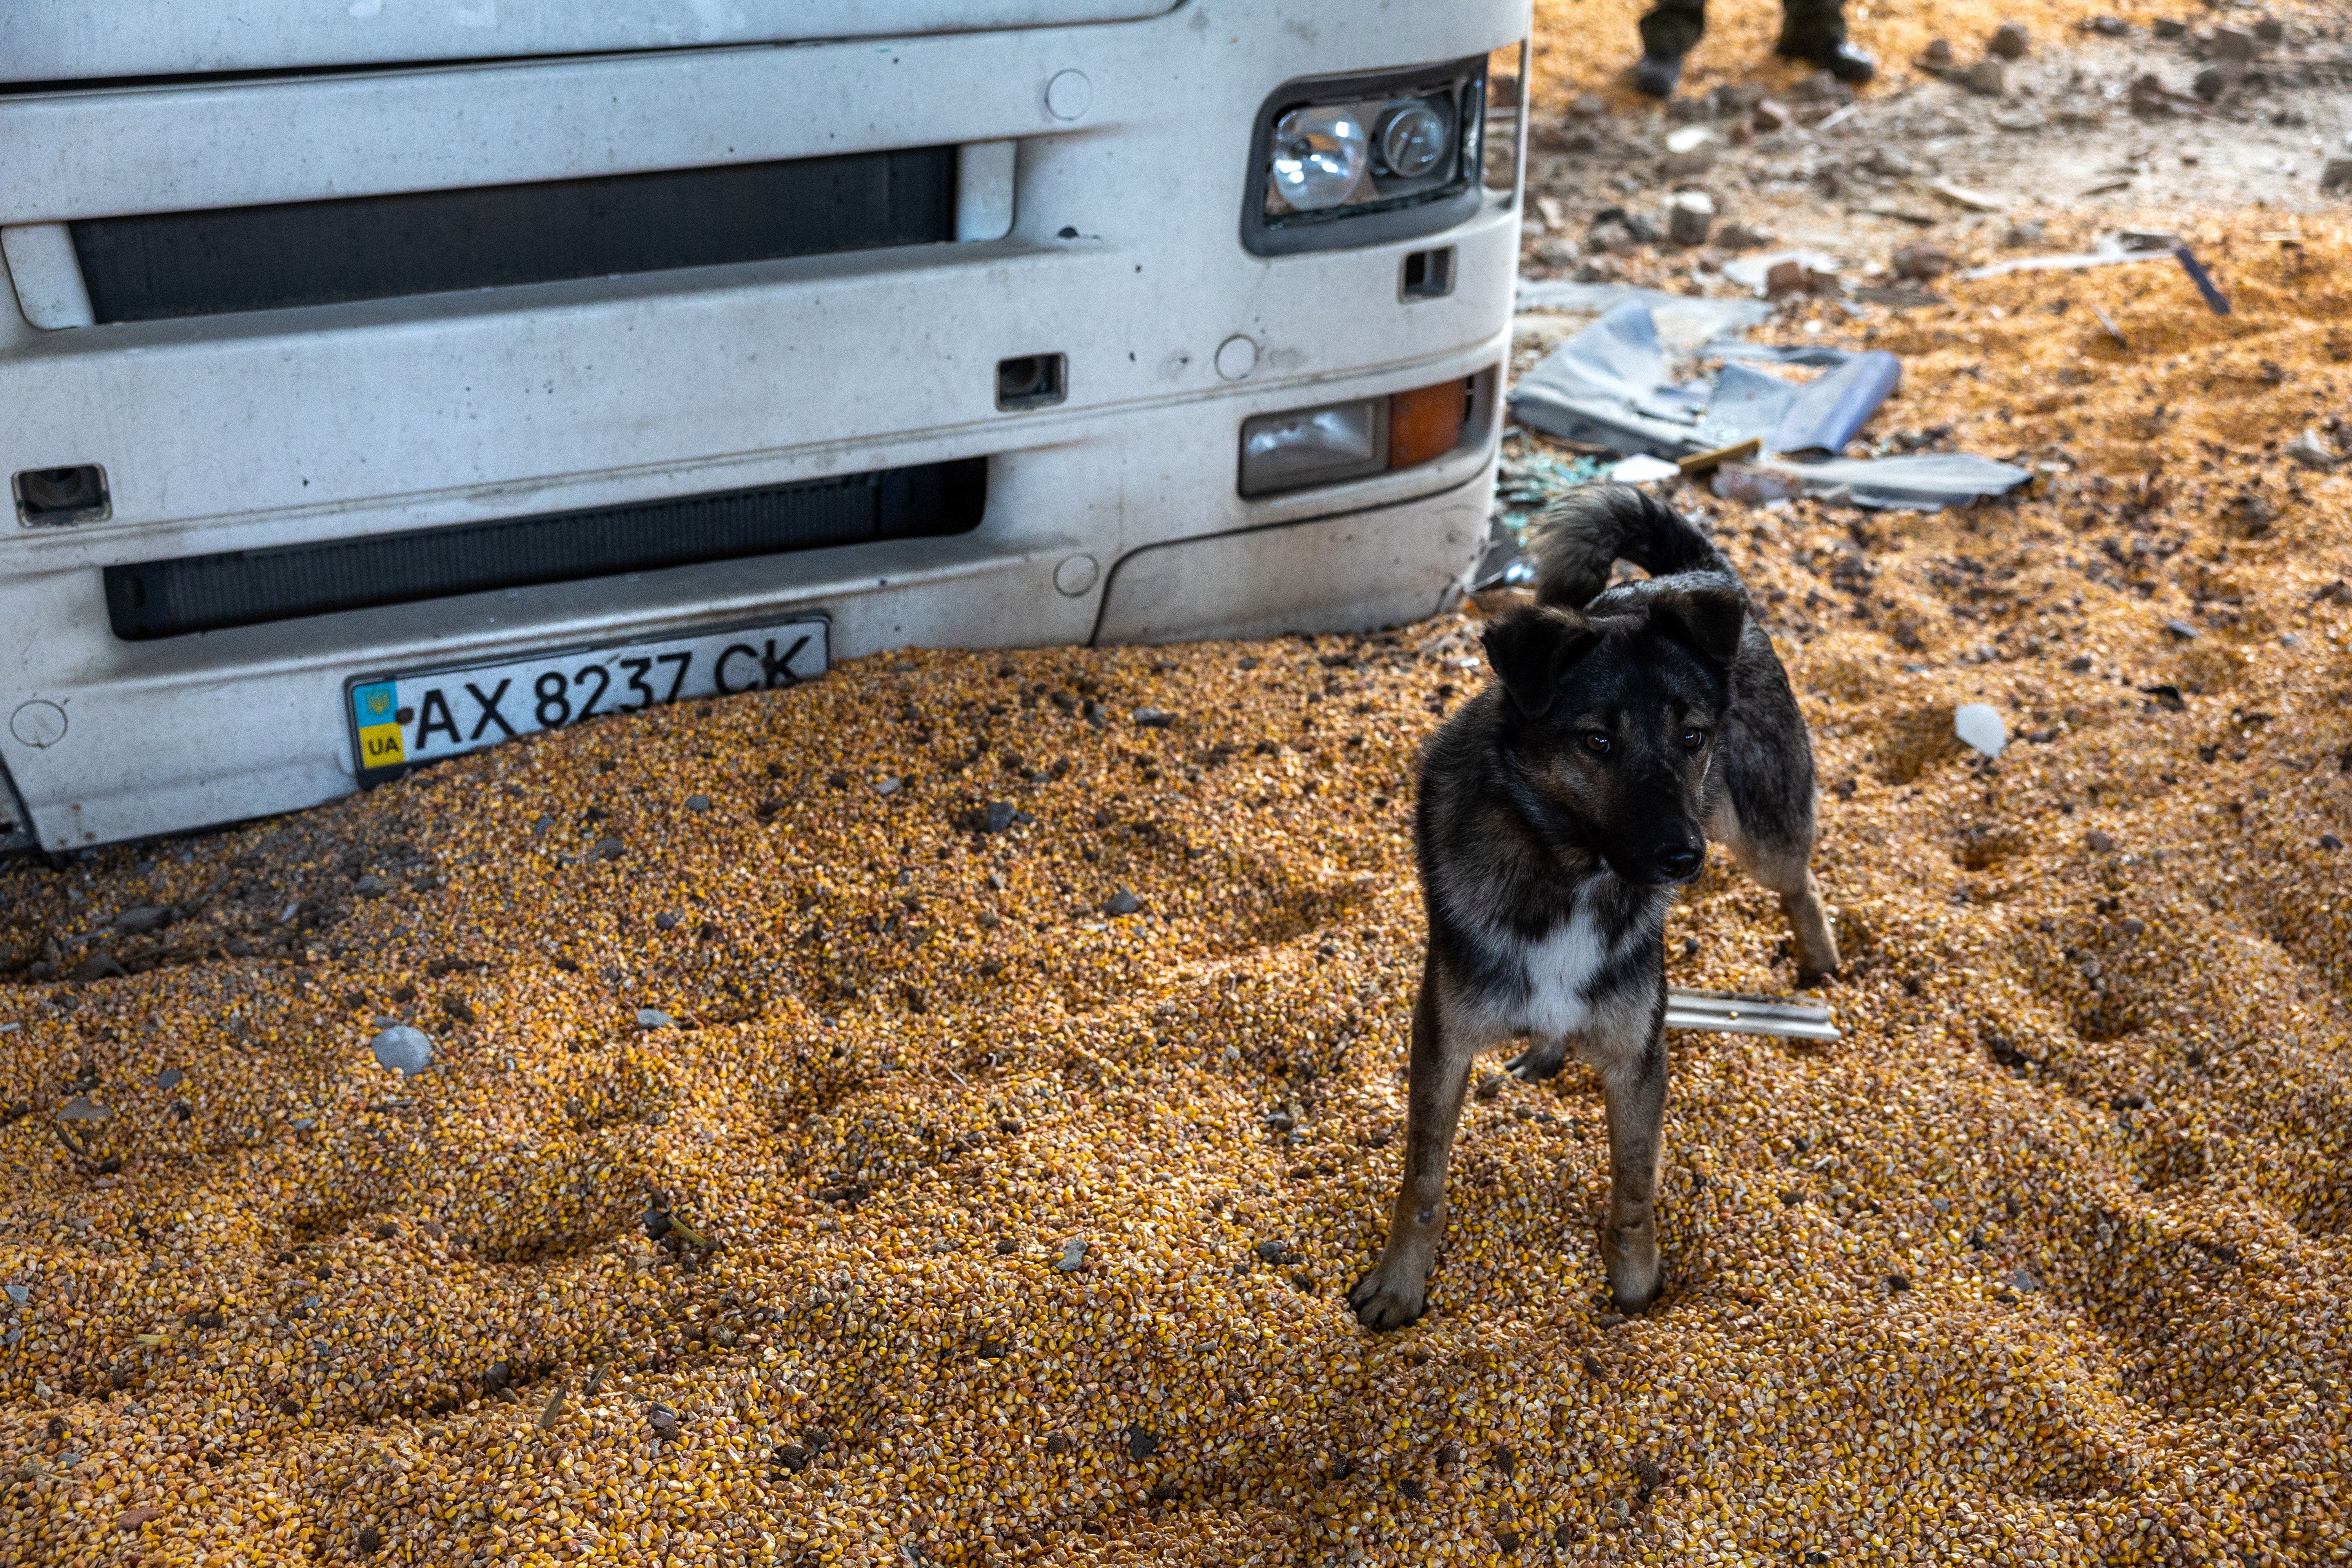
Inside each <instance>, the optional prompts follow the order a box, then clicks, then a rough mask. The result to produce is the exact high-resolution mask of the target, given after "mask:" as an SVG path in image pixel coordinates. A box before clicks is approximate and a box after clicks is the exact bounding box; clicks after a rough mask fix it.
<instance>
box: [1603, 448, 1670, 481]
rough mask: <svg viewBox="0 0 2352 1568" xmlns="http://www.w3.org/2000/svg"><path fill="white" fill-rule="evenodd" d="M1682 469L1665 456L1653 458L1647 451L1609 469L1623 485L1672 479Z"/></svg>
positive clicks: (1610, 473) (1611, 475) (1610, 474)
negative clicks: (1668, 460)
mask: <svg viewBox="0 0 2352 1568" xmlns="http://www.w3.org/2000/svg"><path fill="white" fill-rule="evenodd" d="M1681 472H1682V469H1681V468H1677V467H1675V465H1674V464H1672V463H1669V462H1667V461H1666V460H1665V459H1664V458H1653V457H1651V456H1650V455H1649V454H1648V453H1647V452H1637V453H1635V454H1634V455H1633V457H1630V458H1626V459H1625V460H1624V461H1623V462H1622V463H1619V464H1618V465H1616V466H1615V467H1614V468H1611V469H1610V470H1609V477H1610V478H1611V479H1614V480H1616V481H1617V482H1618V483H1619V484H1621V485H1646V484H1648V483H1649V482H1650V481H1651V480H1652V479H1674V478H1675V477H1676V476H1678V475H1679V474H1681Z"/></svg>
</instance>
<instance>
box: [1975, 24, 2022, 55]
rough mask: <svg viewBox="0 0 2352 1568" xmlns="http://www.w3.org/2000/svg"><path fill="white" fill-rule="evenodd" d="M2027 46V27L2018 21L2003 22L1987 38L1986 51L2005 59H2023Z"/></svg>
mask: <svg viewBox="0 0 2352 1568" xmlns="http://www.w3.org/2000/svg"><path fill="white" fill-rule="evenodd" d="M2026 46H2027V39H2026V33H2025V28H2024V27H2023V26H2021V25H2020V24H2018V23H2016V22H2003V23H2002V24H2001V25H2000V26H1998V27H1996V28H1994V29H1993V35H1992V37H1990V38H1988V39H1986V40H1985V53H1987V54H1989V55H1996V56H1998V57H2000V58H2002V59H2005V60H2021V59H2023V58H2025V50H2026Z"/></svg>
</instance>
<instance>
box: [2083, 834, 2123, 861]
mask: <svg viewBox="0 0 2352 1568" xmlns="http://www.w3.org/2000/svg"><path fill="white" fill-rule="evenodd" d="M2083 846H2084V848H2086V849H2088V850H2090V852H2091V853H2092V854H2094V855H2112V854H2114V853H2115V852H2116V840H2115V836H2114V835H2113V834H2111V833H2108V832H2107V831H2106V830H2105V829H2104V828H2098V827H2094V828H2093V829H2091V831H2089V832H2088V833H2085V834H2084V835H2083Z"/></svg>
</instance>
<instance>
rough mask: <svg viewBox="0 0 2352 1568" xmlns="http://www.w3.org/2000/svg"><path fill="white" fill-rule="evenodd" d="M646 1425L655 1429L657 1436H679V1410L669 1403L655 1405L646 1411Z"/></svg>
mask: <svg viewBox="0 0 2352 1568" xmlns="http://www.w3.org/2000/svg"><path fill="white" fill-rule="evenodd" d="M646 1426H650V1427H652V1428H653V1429H654V1435H655V1436H657V1437H675V1436H677V1411H675V1410H672V1409H671V1408H670V1407H669V1406H668V1405H654V1406H652V1407H651V1408H650V1409H648V1410H647V1411H646Z"/></svg>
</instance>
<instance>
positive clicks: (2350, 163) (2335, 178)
mask: <svg viewBox="0 0 2352 1568" xmlns="http://www.w3.org/2000/svg"><path fill="white" fill-rule="evenodd" d="M2319 190H2320V194H2321V195H2330V196H2333V195H2344V194H2345V193H2347V192H2352V158H2330V159H2329V160H2327V166H2326V168H2325V169H2323V170H2321V171H2320V174H2319Z"/></svg>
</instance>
